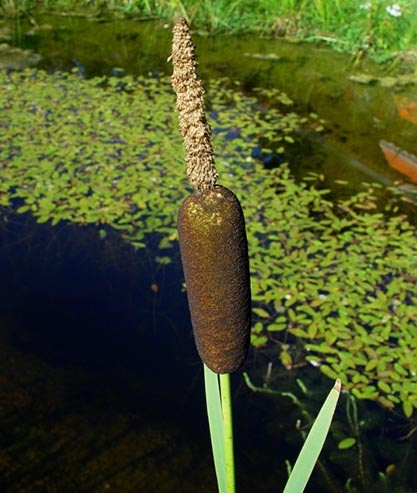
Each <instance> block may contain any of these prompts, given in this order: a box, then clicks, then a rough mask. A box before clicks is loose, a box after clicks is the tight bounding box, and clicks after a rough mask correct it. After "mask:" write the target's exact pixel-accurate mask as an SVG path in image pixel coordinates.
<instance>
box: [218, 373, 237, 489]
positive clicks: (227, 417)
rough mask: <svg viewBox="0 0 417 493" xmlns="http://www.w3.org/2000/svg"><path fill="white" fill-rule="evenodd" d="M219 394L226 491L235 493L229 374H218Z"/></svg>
mask: <svg viewBox="0 0 417 493" xmlns="http://www.w3.org/2000/svg"><path fill="white" fill-rule="evenodd" d="M219 379H220V394H221V399H222V413H223V433H224V455H225V463H226V464H225V465H226V491H227V493H235V491H236V485H235V461H234V453H233V418H232V399H231V392H230V374H229V373H225V374H221V375H219Z"/></svg>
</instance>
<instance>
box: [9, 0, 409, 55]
mask: <svg viewBox="0 0 417 493" xmlns="http://www.w3.org/2000/svg"><path fill="white" fill-rule="evenodd" d="M45 8H46V9H52V10H54V11H56V10H79V9H81V10H89V11H91V10H92V11H94V12H95V13H105V12H110V13H112V12H119V13H120V12H121V13H123V14H126V15H140V16H145V17H153V18H154V17H157V18H161V19H166V20H167V21H170V22H172V21H174V20H175V19H177V18H178V16H184V17H185V18H186V19H187V21H188V22H189V23H191V25H192V27H193V28H195V29H198V30H201V31H207V32H210V33H219V32H228V33H248V32H252V33H258V34H262V35H267V36H288V37H297V38H300V39H303V40H310V41H324V42H327V43H330V44H331V45H332V46H333V47H334V48H335V49H337V50H341V51H347V52H352V53H356V54H358V55H359V56H361V55H363V54H370V55H371V56H373V57H374V58H376V59H380V60H383V59H386V58H387V57H388V56H390V55H392V54H393V53H395V52H397V51H413V50H415V49H416V46H417V3H416V2H415V1H414V0H398V1H397V2H394V1H393V0H371V1H358V0H346V1H341V0H281V1H276V0H258V1H252V0H235V1H232V2H230V1H229V0H158V1H156V0H57V1H54V2H51V1H50V0H0V15H3V16H16V15H19V14H25V13H28V12H30V11H32V10H33V9H38V10H39V9H45Z"/></svg>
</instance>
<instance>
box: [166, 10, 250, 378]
mask: <svg viewBox="0 0 417 493" xmlns="http://www.w3.org/2000/svg"><path fill="white" fill-rule="evenodd" d="M173 33H174V39H173V45H172V55H171V60H172V62H173V65H174V73H173V75H172V85H173V88H174V90H175V92H176V93H177V110H178V114H179V122H180V129H181V132H182V134H183V137H184V143H185V149H186V162H187V175H188V179H189V181H190V184H191V186H192V187H193V188H194V192H193V193H191V194H190V195H189V196H188V197H187V198H186V199H185V200H184V202H183V203H182V204H181V207H180V210H179V213H178V239H179V243H180V250H181V259H182V265H183V268H184V277H185V282H186V285H187V297H188V305H189V307H190V314H191V321H192V325H193V330H194V337H195V342H196V345H197V350H198V353H199V355H200V357H201V359H202V360H203V362H204V364H205V365H206V366H208V367H209V368H210V369H211V370H212V371H214V372H215V373H231V372H232V371H235V370H237V369H239V368H240V367H241V366H242V365H243V364H244V362H245V359H246V355H247V352H248V348H249V339H250V330H251V297H250V282H249V260H248V244H247V240H246V230H245V220H244V217H243V212H242V208H241V207H240V203H239V200H238V199H237V197H236V196H235V195H234V194H233V192H231V191H230V190H228V189H227V188H225V187H222V186H221V185H216V179H217V172H216V169H215V167H214V158H213V149H212V147H211V141H210V128H209V126H208V123H207V121H206V117H205V112H204V102H203V88H202V86H201V82H200V81H199V79H198V78H197V74H196V66H197V62H196V60H195V56H194V45H193V42H192V40H191V36H190V33H189V31H188V26H187V23H186V22H185V20H184V19H179V21H178V22H177V24H176V25H175V27H174V30H173Z"/></svg>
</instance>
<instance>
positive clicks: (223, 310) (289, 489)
mask: <svg viewBox="0 0 417 493" xmlns="http://www.w3.org/2000/svg"><path fill="white" fill-rule="evenodd" d="M171 59H172V63H173V67H174V70H173V75H172V77H171V79H172V86H173V88H174V90H175V93H176V95H177V110H178V115H179V126H180V129H181V133H182V135H183V138H184V144H185V149H186V157H185V160H186V162H187V175H188V179H189V182H190V185H191V186H192V188H193V189H194V190H195V192H194V193H193V194H192V195H191V196H190V197H188V198H187V199H186V200H185V201H184V202H183V203H182V205H181V207H180V212H179V215H178V234H179V242H180V249H181V259H182V263H183V268H184V274H185V280H186V283H187V296H188V304H189V307H190V312H191V320H192V325H193V330H194V336H195V340H196V343H197V348H198V352H199V354H200V357H201V359H202V361H203V363H204V378H205V390H206V401H207V414H208V418H209V427H210V435H211V441H212V449H213V456H214V462H215V468H216V475H217V481H218V486H219V493H234V492H235V472H234V452H233V425H232V400H231V392H230V376H229V374H230V373H231V372H233V371H236V370H237V369H239V368H240V367H241V366H242V365H243V364H244V362H245V360H246V356H247V352H248V345H249V334H250V327H251V319H250V305H251V303H250V301H251V297H250V279H249V262H248V250H247V240H246V232H245V222H244V219H243V213H242V210H241V207H240V204H239V201H238V199H237V198H236V196H235V195H234V194H233V193H232V192H231V191H230V190H228V189H226V188H224V187H222V186H218V185H216V180H217V170H216V168H215V166H214V155H213V150H212V146H211V131H210V127H209V126H208V124H207V121H206V116H205V109H204V99H203V88H202V85H201V81H200V80H199V78H198V77H197V74H196V66H197V62H196V59H195V55H194V44H193V42H192V39H191V36H190V33H189V29H188V25H187V22H186V20H185V19H184V18H180V19H179V20H178V21H177V23H176V25H175V27H174V29H173V43H172V55H171ZM339 394H340V380H337V381H336V384H335V387H334V389H333V390H332V391H331V392H330V394H329V396H328V399H327V400H326V402H325V403H324V405H323V409H322V410H321V412H320V413H319V415H318V417H317V419H316V421H315V423H314V424H313V427H312V429H311V432H310V434H309V436H308V437H307V439H306V442H305V444H304V446H303V448H302V450H301V452H300V455H299V457H298V459H297V462H296V463H295V466H294V470H293V471H292V473H291V474H290V477H289V480H288V482H287V485H286V487H285V490H284V493H302V492H303V491H304V488H305V486H306V484H307V482H308V480H309V477H310V475H311V472H312V470H313V468H314V465H315V463H316V461H317V459H318V456H319V454H320V451H321V449H322V447H323V444H324V440H325V438H326V436H327V432H328V430H329V427H330V423H331V420H332V417H333V413H334V410H335V407H336V403H337V400H338V397H339Z"/></svg>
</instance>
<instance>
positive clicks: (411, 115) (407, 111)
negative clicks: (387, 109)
mask: <svg viewBox="0 0 417 493" xmlns="http://www.w3.org/2000/svg"><path fill="white" fill-rule="evenodd" d="M393 98H394V103H395V106H396V107H397V109H398V114H399V116H400V118H402V119H403V120H408V121H409V122H411V123H414V124H417V102H416V101H412V100H410V99H408V98H404V97H401V96H396V95H395V96H393Z"/></svg>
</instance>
